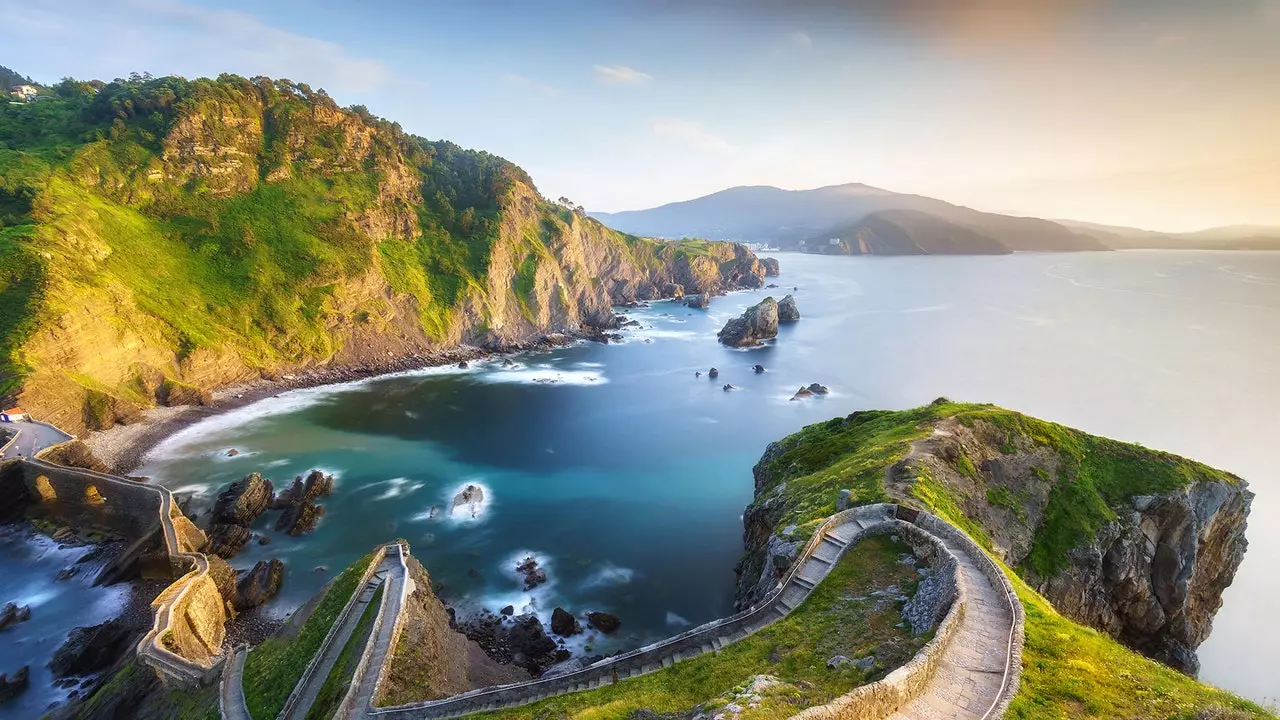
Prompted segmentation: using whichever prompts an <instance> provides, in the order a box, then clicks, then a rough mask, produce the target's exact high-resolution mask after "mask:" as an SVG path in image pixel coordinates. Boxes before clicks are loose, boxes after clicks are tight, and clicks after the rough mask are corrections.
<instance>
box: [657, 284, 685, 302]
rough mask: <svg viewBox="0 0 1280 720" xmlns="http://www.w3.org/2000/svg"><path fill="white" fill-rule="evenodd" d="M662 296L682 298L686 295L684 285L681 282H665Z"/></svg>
mask: <svg viewBox="0 0 1280 720" xmlns="http://www.w3.org/2000/svg"><path fill="white" fill-rule="evenodd" d="M662 297H664V298H682V297H684V286H683V285H681V284H680V283H673V282H669V283H663V285H662Z"/></svg>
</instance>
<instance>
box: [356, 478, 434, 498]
mask: <svg viewBox="0 0 1280 720" xmlns="http://www.w3.org/2000/svg"><path fill="white" fill-rule="evenodd" d="M379 485H386V486H387V489H386V490H383V491H382V494H381V495H378V496H377V497H375V498H373V499H374V501H378V500H390V499H392V498H398V497H401V496H403V495H408V494H410V493H414V492H417V491H418V490H420V489H421V488H422V487H423V485H425V483H421V482H414V481H412V480H410V479H409V478H405V477H396V478H391V479H390V480H381V481H378V482H375V483H370V484H368V485H365V487H366V488H371V487H377V486H379Z"/></svg>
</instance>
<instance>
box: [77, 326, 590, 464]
mask: <svg viewBox="0 0 1280 720" xmlns="http://www.w3.org/2000/svg"><path fill="white" fill-rule="evenodd" d="M607 339H608V336H607V335H606V334H605V331H601V332H599V333H590V334H588V333H576V334H569V333H552V334H548V335H544V336H542V337H539V338H538V339H536V340H533V341H531V342H528V343H518V344H512V345H507V346H504V347H502V348H501V349H487V348H482V347H477V346H474V345H459V346H456V347H453V348H450V349H447V350H441V351H438V352H430V353H426V352H423V353H410V354H407V355H397V356H394V357H388V358H387V359H385V360H379V361H376V362H374V361H369V362H361V363H359V364H351V365H343V364H336V365H319V366H315V367H309V368H303V369H299V370H294V371H292V372H287V373H282V374H280V375H279V376H278V377H276V378H274V379H272V378H269V377H262V378H260V379H257V380H253V381H250V382H247V383H240V384H237V385H228V386H226V387H222V388H218V389H216V390H213V391H212V395H213V402H211V403H210V404H208V405H179V406H175V407H163V406H161V407H154V408H148V409H147V410H144V411H143V412H142V417H143V419H142V421H140V422H136V423H132V424H129V425H116V426H114V427H112V428H110V429H107V430H99V431H96V432H92V433H90V434H89V436H88V437H85V438H81V439H82V440H83V441H84V442H85V444H86V445H88V446H89V449H90V450H91V451H92V452H93V454H94V456H95V457H97V458H98V459H99V460H101V461H102V462H103V463H104V464H106V465H107V467H109V468H110V469H111V472H112V473H114V474H116V475H121V476H127V475H129V474H130V473H132V472H133V471H135V470H137V469H138V468H139V467H140V466H141V465H142V462H143V459H144V458H145V457H146V455H147V453H148V452H150V451H151V450H152V449H153V448H155V447H156V446H157V445H159V444H160V443H161V442H163V441H164V440H165V439H166V438H168V437H170V436H171V435H173V434H174V433H177V432H178V431H180V430H183V429H186V428H188V427H190V426H192V425H195V424H196V423H198V422H201V421H202V420H207V419H209V418H211V417H214V416H216V415H220V414H222V413H224V412H227V411H229V410H234V409H237V408H241V407H244V406H246V405H251V404H253V403H255V402H257V401H259V400H264V399H266V398H269V397H273V396H275V395H279V394H280V393H283V392H288V391H290V390H301V389H304V388H313V387H321V386H324V385H336V384H339V383H345V382H353V381H356V380H366V379H368V378H372V377H378V376H382V375H390V374H393V373H398V372H409V371H413V370H422V369H426V368H432V367H442V366H445V365H453V364H456V363H460V362H464V361H465V362H471V361H475V360H485V359H489V358H494V357H503V356H508V355H515V354H519V353H525V352H530V351H535V350H553V349H556V348H563V347H570V346H573V345H577V344H579V343H582V342H587V341H600V340H605V341H607Z"/></svg>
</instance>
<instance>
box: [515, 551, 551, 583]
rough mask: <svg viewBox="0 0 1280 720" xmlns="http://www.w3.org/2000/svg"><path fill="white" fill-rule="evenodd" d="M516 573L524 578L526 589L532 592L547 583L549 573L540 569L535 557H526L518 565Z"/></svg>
mask: <svg viewBox="0 0 1280 720" xmlns="http://www.w3.org/2000/svg"><path fill="white" fill-rule="evenodd" d="M516 572H518V573H520V574H521V575H523V576H524V589H525V590H526V591H527V590H532V589H534V588H536V587H538V586H539V585H542V584H543V583H545V582H546V581H547V571H546V570H543V569H542V568H540V567H538V561H537V559H536V558H534V557H533V556H529V557H526V558H525V559H524V560H521V561H520V562H519V563H518V564H517V565H516Z"/></svg>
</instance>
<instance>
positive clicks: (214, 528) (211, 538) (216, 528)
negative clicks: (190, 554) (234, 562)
mask: <svg viewBox="0 0 1280 720" xmlns="http://www.w3.org/2000/svg"><path fill="white" fill-rule="evenodd" d="M204 532H205V537H206V538H207V539H208V540H207V542H206V543H205V546H204V548H203V550H202V552H206V553H213V554H214V555H217V556H218V557H222V558H226V559H227V560H230V559H231V558H233V557H235V556H236V553H239V552H240V551H241V550H243V549H244V546H245V545H247V544H248V543H249V539H250V538H251V537H253V532H252V531H250V530H249V528H247V527H245V526H243V525H233V524H231V523H214V524H212V525H210V526H209V527H207V528H205V531H204Z"/></svg>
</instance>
